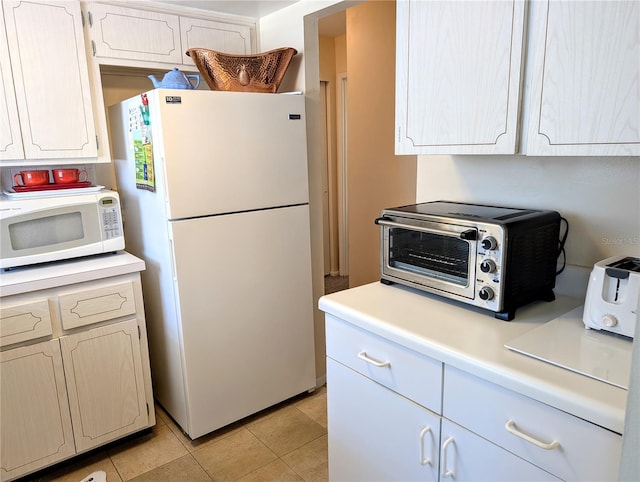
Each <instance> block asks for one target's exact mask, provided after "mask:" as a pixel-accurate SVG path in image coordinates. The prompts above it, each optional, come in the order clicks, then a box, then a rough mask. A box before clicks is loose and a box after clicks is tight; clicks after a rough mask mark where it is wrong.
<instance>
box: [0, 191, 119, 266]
mask: <svg viewBox="0 0 640 482" xmlns="http://www.w3.org/2000/svg"><path fill="white" fill-rule="evenodd" d="M121 249H124V232H123V228H122V214H121V211H120V198H119V197H118V193H116V192H114V191H109V190H103V191H100V192H97V193H91V194H75V195H71V196H46V197H33V198H22V199H20V198H9V197H6V196H3V197H2V198H1V199H0V268H1V269H8V268H16V267H18V266H26V265H31V264H37V263H46V262H50V261H59V260H64V259H71V258H78V257H81V256H89V255H94V254H100V253H109V252H115V251H118V250H121Z"/></svg>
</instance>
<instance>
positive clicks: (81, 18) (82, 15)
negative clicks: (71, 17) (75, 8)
mask: <svg viewBox="0 0 640 482" xmlns="http://www.w3.org/2000/svg"><path fill="white" fill-rule="evenodd" d="M80 20H81V21H82V28H84V12H82V11H80Z"/></svg>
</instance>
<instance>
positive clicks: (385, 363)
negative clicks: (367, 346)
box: [358, 351, 391, 368]
mask: <svg viewBox="0 0 640 482" xmlns="http://www.w3.org/2000/svg"><path fill="white" fill-rule="evenodd" d="M358 358H360V359H361V360H364V361H366V362H367V363H371V364H372V365H373V366H374V367H378V368H385V367H389V366H391V362H389V361H383V362H381V361H378V360H374V359H373V358H370V357H369V355H367V352H366V351H361V352H360V353H358Z"/></svg>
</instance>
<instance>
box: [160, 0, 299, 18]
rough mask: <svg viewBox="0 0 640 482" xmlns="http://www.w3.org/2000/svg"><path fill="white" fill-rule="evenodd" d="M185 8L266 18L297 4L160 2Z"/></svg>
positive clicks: (281, 0) (271, 0)
mask: <svg viewBox="0 0 640 482" xmlns="http://www.w3.org/2000/svg"><path fill="white" fill-rule="evenodd" d="M159 1H160V2H164V3H172V4H175V5H181V6H183V7H192V8H201V9H203V10H211V11H214V12H220V13H229V14H232V15H242V16H245V17H257V18H260V17H264V16H265V15H269V14H270V13H273V12H275V11H277V10H281V9H283V8H285V7H288V6H289V5H292V4H294V3H296V1H297V0H294V1H285V0H159Z"/></svg>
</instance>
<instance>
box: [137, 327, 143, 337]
mask: <svg viewBox="0 0 640 482" xmlns="http://www.w3.org/2000/svg"><path fill="white" fill-rule="evenodd" d="M138 339H139V340H140V339H142V333H141V332H140V325H138Z"/></svg>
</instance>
